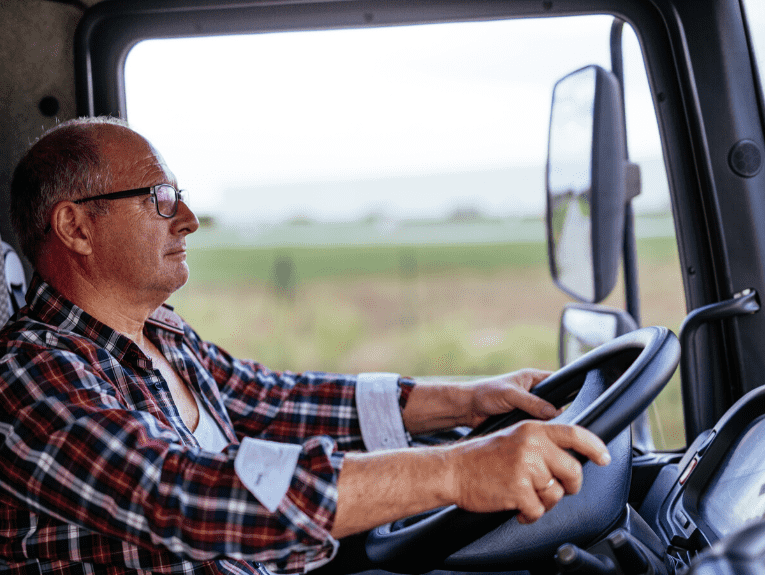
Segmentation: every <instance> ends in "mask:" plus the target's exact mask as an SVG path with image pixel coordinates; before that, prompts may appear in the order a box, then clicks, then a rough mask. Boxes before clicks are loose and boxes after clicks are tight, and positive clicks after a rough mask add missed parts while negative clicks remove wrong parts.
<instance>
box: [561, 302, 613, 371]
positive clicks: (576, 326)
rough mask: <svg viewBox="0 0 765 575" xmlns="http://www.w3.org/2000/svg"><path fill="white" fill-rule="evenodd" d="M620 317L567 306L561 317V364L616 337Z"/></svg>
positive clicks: (569, 361)
mask: <svg viewBox="0 0 765 575" xmlns="http://www.w3.org/2000/svg"><path fill="white" fill-rule="evenodd" d="M617 335H619V333H618V318H617V316H616V315H614V314H611V313H599V312H598V311H595V310H588V309H580V308H575V307H567V308H566V309H565V310H564V311H563V316H562V317H561V334H560V338H561V339H560V346H561V348H560V353H561V365H566V364H569V363H571V362H572V361H574V360H575V359H577V358H579V357H581V356H583V355H584V354H585V353H587V352H588V351H592V350H593V349H595V348H596V347H598V346H601V345H603V344H604V343H607V342H609V341H611V340H612V339H614V338H615V337H616V336H617Z"/></svg>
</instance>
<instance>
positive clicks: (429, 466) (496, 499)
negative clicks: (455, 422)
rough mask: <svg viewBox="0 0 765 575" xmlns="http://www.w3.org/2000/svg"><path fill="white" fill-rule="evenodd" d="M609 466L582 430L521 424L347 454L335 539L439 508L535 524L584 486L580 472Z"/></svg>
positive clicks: (604, 453)
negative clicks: (585, 462)
mask: <svg viewBox="0 0 765 575" xmlns="http://www.w3.org/2000/svg"><path fill="white" fill-rule="evenodd" d="M567 450H573V451H576V452H578V453H581V454H582V455H584V456H586V457H588V458H589V459H591V460H592V461H594V462H595V463H597V464H598V465H607V464H608V463H609V462H610V460H611V458H610V456H609V454H608V450H607V449H606V446H605V445H604V444H603V442H602V441H601V440H600V439H599V438H598V437H597V436H596V435H594V434H593V433H591V432H589V431H587V430H586V429H584V428H582V427H576V426H571V425H564V424H556V423H551V422H541V421H522V422H520V423H518V424H516V425H514V426H512V427H509V428H507V429H503V430H500V431H497V432H495V433H492V434H489V435H486V436H484V437H477V438H475V439H470V440H468V441H461V442H457V443H454V444H451V445H448V446H439V447H425V448H411V449H400V450H391V451H381V452H374V453H348V454H346V456H345V461H344V463H343V468H342V471H341V472H340V477H339V480H338V502H337V515H336V519H335V523H334V526H333V528H332V534H333V535H334V536H335V537H344V536H346V535H350V534H352V533H358V532H360V531H364V530H367V529H371V528H372V527H375V526H377V525H382V524H385V523H388V522H390V521H395V520H397V519H401V518H403V517H409V516H411V515H415V514H417V513H420V512H422V511H425V510H428V509H434V508H436V507H440V506H442V505H449V504H452V503H454V504H456V505H458V506H459V507H461V508H463V509H466V510H468V511H475V512H490V511H503V510H512V509H517V510H518V512H519V515H518V520H519V521H520V522H522V523H531V522H533V521H536V520H537V519H539V518H540V517H541V516H542V515H543V514H544V512H545V511H546V510H549V509H551V508H552V507H553V506H554V505H555V504H556V503H558V501H560V499H561V498H562V497H563V495H565V494H566V493H576V492H578V491H579V489H580V487H581V485H582V466H581V464H580V463H579V461H577V460H576V459H575V458H574V457H573V456H572V455H571V454H570V453H568V451H567Z"/></svg>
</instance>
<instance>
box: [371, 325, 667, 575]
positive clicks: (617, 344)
mask: <svg viewBox="0 0 765 575" xmlns="http://www.w3.org/2000/svg"><path fill="white" fill-rule="evenodd" d="M624 358H628V359H633V358H634V360H633V361H631V364H630V365H629V367H627V368H626V369H623V372H622V373H621V375H620V376H619V377H618V378H617V379H616V380H615V381H613V383H612V384H610V385H608V387H607V388H605V390H604V391H602V393H600V394H599V396H598V397H597V399H595V400H594V401H592V402H591V403H589V404H588V405H586V406H584V407H582V406H578V407H576V410H577V412H576V413H570V412H571V410H572V409H575V406H574V404H572V406H571V407H570V408H569V409H568V410H567V411H566V413H565V414H564V415H566V414H567V415H566V417H565V420H566V422H567V423H573V424H576V425H581V426H583V427H586V428H587V429H589V430H590V431H592V432H594V433H595V434H596V435H598V436H599V437H600V438H601V439H603V441H604V442H605V443H610V442H611V441H612V440H613V439H614V438H616V437H617V435H619V433H620V432H622V431H623V430H625V429H627V428H628V427H629V424H630V423H631V422H632V421H633V420H634V419H635V418H636V417H637V416H638V415H639V414H640V413H642V412H643V411H644V410H645V409H646V408H647V407H648V406H649V405H650V403H651V402H652V401H653V400H654V399H655V398H656V396H657V395H658V394H659V392H660V391H661V390H662V389H663V387H664V386H665V385H666V383H667V382H668V381H669V379H670V377H671V376H672V374H673V373H674V371H675V369H676V367H677V364H678V361H679V358H680V345H679V343H678V341H677V338H676V337H675V335H674V334H673V333H672V332H671V331H669V330H668V329H667V328H664V327H646V328H642V329H639V330H635V331H633V332H630V333H627V334H625V335H623V336H620V337H618V338H616V339H614V340H613V341H611V342H609V343H606V344H605V345H602V346H600V347H598V348H596V349H595V350H593V351H591V352H589V353H587V354H586V355H584V356H582V357H581V358H579V359H578V360H576V361H574V362H572V363H570V364H569V365H567V366H565V367H564V368H562V369H560V370H559V371H557V372H555V373H554V374H552V375H551V376H550V377H548V378H547V379H546V380H545V381H543V382H542V383H540V384H539V385H537V386H536V387H535V388H534V390H532V392H533V393H535V394H536V395H539V396H540V397H544V398H545V399H547V400H548V401H550V402H551V403H553V404H554V405H556V406H562V405H564V404H566V403H568V402H569V401H570V400H571V398H572V396H574V395H576V391H577V390H578V389H579V387H581V388H582V393H583V392H585V388H586V386H587V385H588V384H587V379H588V378H587V374H588V373H590V372H592V371H593V370H596V369H601V368H603V367H604V366H610V367H617V368H618V369H621V366H619V365H618V364H619V362H620V361H623V360H624ZM583 382H584V385H583ZM521 418H522V412H521V416H520V417H519V414H518V410H516V411H515V412H511V413H509V414H503V415H500V416H494V417H493V418H490V419H489V420H487V421H486V422H484V424H482V425H481V426H479V427H478V428H476V430H475V431H476V432H477V433H488V432H491V431H494V430H495V429H501V428H502V427H507V426H508V425H512V424H513V423H515V422H516V421H517V420H519V419H521ZM627 434H628V431H627ZM627 441H629V439H628V435H627ZM612 465H613V464H612ZM572 497H577V496H572ZM623 497H624V501H623V502H621V506H622V507H623V506H624V504H626V492H625V493H624V494H623ZM559 505H560V504H559ZM554 511H555V509H553V510H552V511H551V512H550V513H552V512H554ZM515 514H516V513H515V512H514V511H509V512H500V513H487V514H479V513H470V512H467V511H463V510H461V509H459V508H457V507H456V506H453V505H452V506H449V507H446V508H444V509H442V510H439V511H437V512H435V513H434V512H431V513H429V514H424V516H425V517H424V518H423V519H422V520H419V521H414V522H410V521H407V522H405V526H404V527H403V528H401V529H398V530H393V529H392V528H391V525H390V524H389V525H384V526H381V527H378V528H376V529H373V530H372V531H371V532H370V533H369V536H368V538H367V543H366V552H367V556H368V557H369V559H370V560H371V561H372V562H373V563H375V564H377V565H379V566H381V567H383V568H386V569H390V570H393V571H397V572H400V573H418V572H419V573H422V572H425V571H429V570H432V569H437V568H442V567H444V566H445V565H446V566H448V562H447V561H446V560H447V558H449V557H450V556H453V555H454V554H455V553H457V552H458V551H460V549H462V548H463V547H465V546H467V545H469V544H470V543H472V542H473V541H474V540H476V539H479V538H481V537H482V536H483V535H484V534H486V533H489V532H490V531H493V530H494V529H496V528H498V527H499V526H501V525H503V524H506V523H508V522H509V521H510V520H511V519H512V518H513V517H514V516H515ZM476 533H477V534H478V535H477V537H476ZM563 542H564V541H561V543H563ZM462 567H463V568H465V565H462ZM477 567H478V568H481V566H477Z"/></svg>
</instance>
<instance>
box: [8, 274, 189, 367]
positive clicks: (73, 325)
mask: <svg viewBox="0 0 765 575" xmlns="http://www.w3.org/2000/svg"><path fill="white" fill-rule="evenodd" d="M26 299H27V315H28V316H29V317H31V318H33V319H36V320H38V321H41V322H43V323H46V324H48V325H52V326H54V327H56V328H58V329H59V330H61V331H68V332H74V333H76V334H78V335H82V336H84V337H87V338H88V339H90V340H92V341H93V342H95V343H96V344H97V345H99V346H101V347H103V348H104V349H105V350H106V351H108V352H109V353H110V354H111V355H113V356H114V357H116V358H118V359H122V357H124V356H125V354H127V353H128V352H129V351H130V350H131V349H134V350H138V346H137V345H136V344H135V342H133V341H132V340H131V339H130V338H128V337H126V336H125V335H123V334H121V333H119V332H118V331H116V330H114V329H112V328H111V327H109V326H108V325H106V324H104V323H102V322H100V321H98V320H97V319H96V318H94V317H93V316H91V315H90V314H88V313H87V312H86V311H84V310H83V309H82V308H80V307H78V306H77V305H75V304H74V303H72V302H71V301H69V300H68V299H66V298H65V297H64V296H63V295H62V294H61V293H60V292H58V291H57V290H56V289H55V288H53V287H52V286H51V285H50V284H48V283H47V282H46V281H45V280H44V279H42V277H41V276H40V275H39V274H38V273H37V272H35V273H34V274H33V275H32V279H31V281H30V283H29V289H28V290H27V294H26ZM22 313H23V311H22ZM146 328H147V329H149V330H151V331H158V330H166V331H170V332H173V333H174V334H175V335H178V334H183V322H182V320H181V318H180V317H179V316H178V315H176V314H175V313H174V312H173V311H172V308H170V307H169V306H161V307H160V308H159V309H158V310H157V311H156V312H154V314H152V316H151V318H150V319H149V320H148V321H147V322H146Z"/></svg>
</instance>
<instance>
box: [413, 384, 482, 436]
mask: <svg viewBox="0 0 765 575" xmlns="http://www.w3.org/2000/svg"><path fill="white" fill-rule="evenodd" d="M471 389H472V388H471V387H470V386H467V385H461V384H459V383H455V382H444V381H440V382H435V381H433V382H431V381H422V380H417V381H416V385H415V387H414V389H413V390H412V393H411V395H410V396H409V401H408V403H407V404H406V407H405V408H404V412H403V417H404V426H405V427H406V429H407V431H409V432H410V433H412V434H420V433H428V432H432V431H440V430H445V429H452V428H454V427H459V426H461V425H468V424H469V423H470V413H471V411H470V410H471V405H472V392H471Z"/></svg>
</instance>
